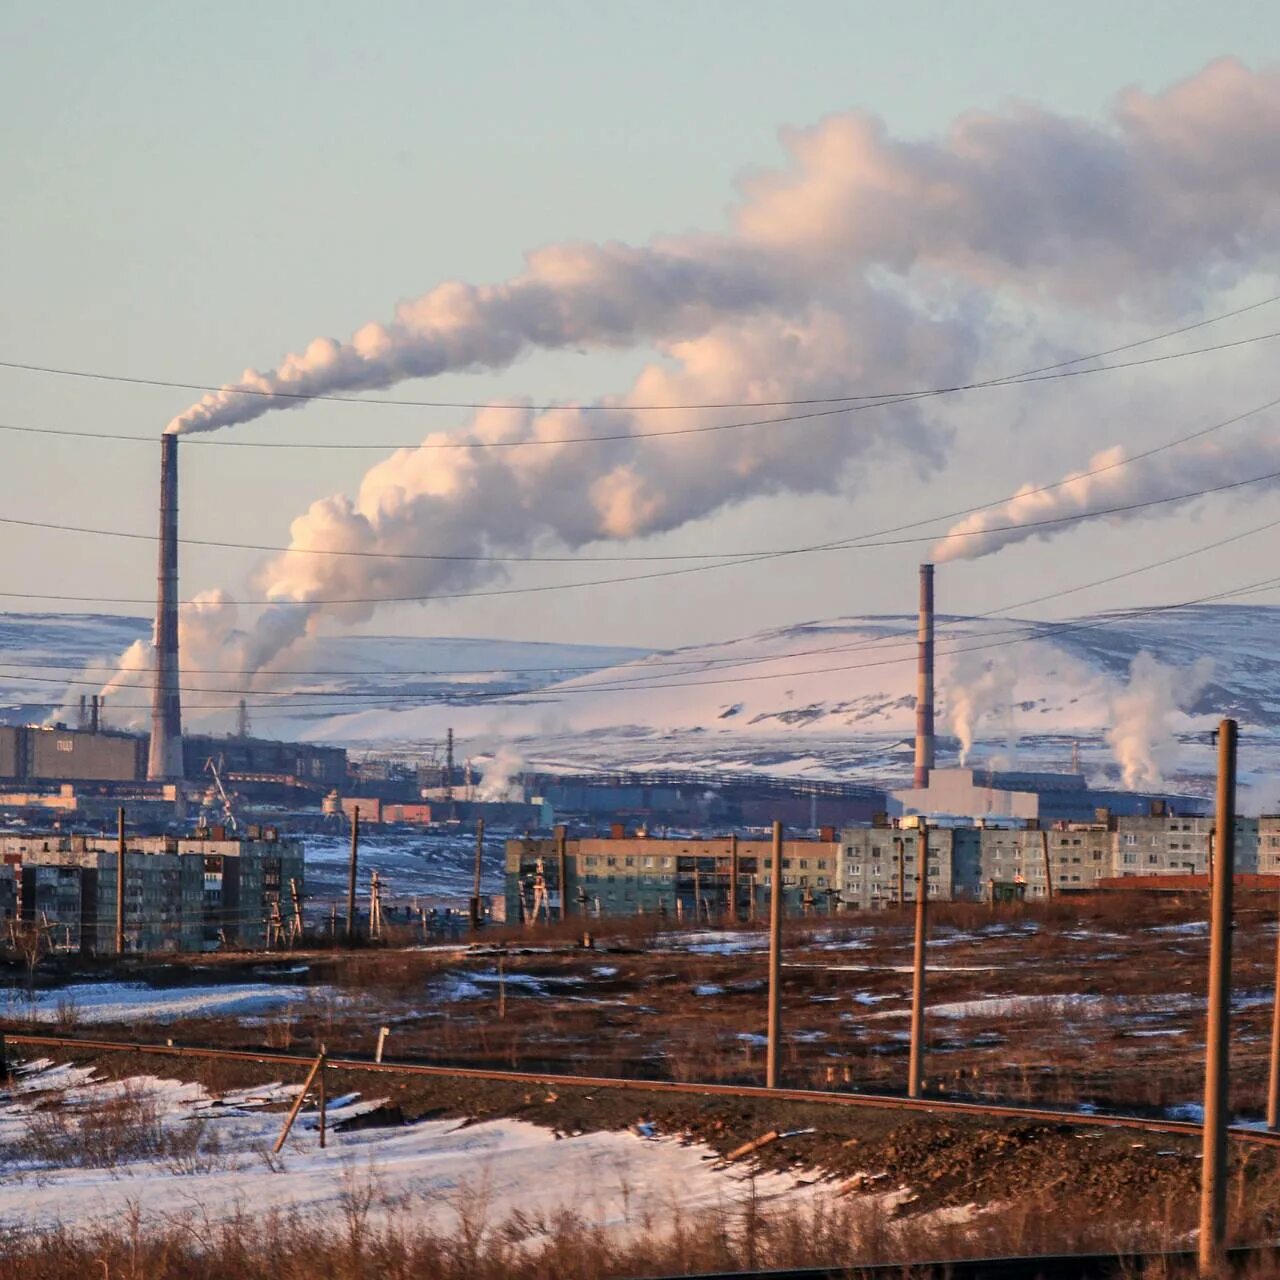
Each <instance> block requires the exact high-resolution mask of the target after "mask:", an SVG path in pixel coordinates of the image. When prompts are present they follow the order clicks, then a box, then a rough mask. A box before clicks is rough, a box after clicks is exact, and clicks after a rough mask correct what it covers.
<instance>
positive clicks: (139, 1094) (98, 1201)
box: [0, 1063, 818, 1232]
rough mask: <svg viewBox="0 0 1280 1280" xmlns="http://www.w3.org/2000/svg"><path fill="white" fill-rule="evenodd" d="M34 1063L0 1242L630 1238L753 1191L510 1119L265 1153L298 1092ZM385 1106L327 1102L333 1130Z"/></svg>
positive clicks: (1, 1113) (307, 1140)
mask: <svg viewBox="0 0 1280 1280" xmlns="http://www.w3.org/2000/svg"><path fill="white" fill-rule="evenodd" d="M33 1067H34V1069H28V1070H26V1071H23V1072H21V1073H20V1074H19V1076H18V1079H17V1081H16V1083H15V1085H14V1087H13V1088H12V1089H11V1090H10V1091H9V1092H8V1094H7V1095H0V1173H2V1175H3V1176H0V1230H21V1229H31V1228H36V1227H42V1226H51V1225H54V1224H57V1223H61V1224H65V1225H69V1226H76V1227H92V1226H95V1225H99V1224H105V1223H109V1222H113V1221H114V1222H115V1223H116V1224H118V1223H119V1221H120V1220H121V1215H122V1214H127V1213H128V1212H129V1211H130V1210H131V1209H132V1208H133V1207H135V1206H136V1208H137V1210H138V1212H139V1213H140V1215H141V1218H142V1220H143V1223H144V1224H146V1223H160V1222H164V1223H172V1222H174V1221H175V1220H177V1221H181V1220H185V1219H190V1220H191V1221H193V1222H197V1221H203V1220H205V1219H206V1218H207V1219H210V1220H214V1221H217V1220H219V1219H224V1220H225V1219H227V1218H231V1217H234V1216H235V1215H237V1214H240V1213H244V1214H249V1215H252V1216H253V1217H254V1218H255V1219H259V1220H260V1219H261V1217H262V1215H263V1214H265V1213H267V1212H270V1211H272V1210H280V1211H291V1210H298V1211H300V1212H302V1213H304V1214H305V1215H308V1216H311V1217H313V1218H314V1220H315V1221H316V1222H317V1223H323V1224H324V1225H325V1226H327V1227H329V1228H334V1227H341V1225H342V1223H343V1222H344V1220H345V1218H344V1214H346V1213H347V1212H348V1211H349V1209H350V1207H351V1205H352V1203H353V1202H355V1201H359V1200H360V1199H361V1198H362V1197H364V1196H368V1197H369V1200H370V1210H369V1223H370V1225H377V1224H379V1223H385V1222H386V1221H387V1220H388V1219H390V1218H392V1217H396V1216H399V1217H401V1218H402V1219H403V1218H408V1219H409V1220H411V1221H413V1222H414V1223H416V1224H421V1225H424V1226H432V1227H436V1228H438V1229H440V1230H444V1231H449V1230H452V1229H453V1228H454V1227H456V1226H457V1225H458V1222H459V1218H460V1214H461V1213H462V1212H464V1211H465V1212H466V1213H468V1214H470V1215H471V1218H472V1220H473V1221H474V1220H476V1219H480V1220H483V1221H484V1222H485V1223H487V1224H488V1225H489V1226H497V1225H498V1224H499V1223H502V1222H504V1221H506V1220H508V1219H509V1218H511V1217H512V1215H513V1214H515V1213H516V1212H517V1211H518V1212H519V1213H520V1214H522V1215H524V1217H525V1219H526V1220H529V1221H536V1220H537V1219H538V1218H539V1217H540V1216H544V1215H551V1214H553V1213H555V1211H557V1210H558V1209H561V1208H571V1209H573V1210H575V1211H577V1212H578V1213H580V1214H581V1215H583V1216H584V1217H585V1218H586V1219H587V1220H588V1221H589V1222H591V1223H594V1224H598V1225H599V1226H601V1227H602V1228H605V1229H607V1230H611V1231H618V1232H630V1231H641V1230H647V1229H649V1228H648V1226H647V1225H646V1224H647V1223H649V1222H650V1221H651V1220H653V1219H658V1220H665V1219H669V1218H670V1216H671V1215H672V1214H673V1212H678V1213H682V1214H688V1213H690V1212H696V1211H698V1210H700V1209H709V1208H713V1207H715V1206H720V1205H724V1206H734V1205H737V1204H738V1203H739V1202H741V1201H743V1200H744V1199H745V1198H746V1197H747V1196H748V1194H749V1193H750V1189H749V1186H748V1182H747V1180H746V1175H745V1171H744V1170H742V1169H739V1168H726V1167H724V1166H722V1165H721V1164H719V1163H717V1162H716V1161H715V1160H714V1159H713V1157H712V1153H711V1152H710V1151H709V1150H708V1149H707V1148H706V1147H703V1146H699V1145H683V1144H681V1143H679V1142H676V1141H674V1140H669V1139H655V1138H645V1137H640V1136H638V1135H637V1134H634V1133H630V1132H619V1133H586V1134H556V1133H553V1132H552V1131H550V1130H548V1129H543V1128H539V1127H537V1126H535V1125H532V1124H527V1123H524V1122H522V1121H518V1120H494V1121H488V1122H485V1123H478V1124H472V1123H467V1122H463V1121H459V1120H456V1119H452V1120H432V1121H424V1122H422V1123H417V1124H408V1125H404V1126H397V1127H391V1128H366V1129H361V1130H358V1131H354V1132H348V1133H334V1132H332V1131H331V1132H330V1133H329V1135H328V1145H327V1147H326V1148H325V1149H324V1150H321V1149H320V1147H319V1140H318V1134H317V1131H316V1115H315V1113H314V1112H313V1111H311V1110H310V1109H307V1110H304V1111H303V1113H302V1114H301V1116H300V1117H299V1120H298V1123H297V1124H296V1125H295V1127H294V1130H293V1133H292V1134H291V1135H290V1138H289V1141H288V1144H287V1145H286V1147H285V1149H284V1151H283V1153H282V1154H281V1156H280V1157H278V1158H272V1157H271V1156H270V1154H269V1153H270V1149H271V1147H272V1145H273V1144H274V1142H275V1140H276V1137H277V1135H278V1134H279V1132H280V1127H281V1124H282V1121H283V1118H284V1117H283V1115H282V1114H281V1113H280V1112H279V1111H274V1112H266V1111H264V1110H263V1107H264V1106H265V1105H266V1104H268V1103H281V1102H284V1101H287V1100H290V1099H292V1098H293V1097H295V1096H296V1092H297V1089H298V1085H296V1084H293V1085H269V1086H265V1087H263V1088H259V1089H253V1090H246V1091H242V1092H239V1093H233V1094H227V1095H225V1096H224V1097H220V1098H215V1097H211V1096H210V1095H209V1094H208V1093H207V1092H206V1091H205V1090H204V1089H203V1088H202V1087H201V1086H200V1085H197V1084H180V1083H178V1082H175V1081H171V1080H163V1079H157V1078H155V1077H150V1076H148V1077H140V1078H134V1079H130V1080H127V1081H123V1082H120V1083H116V1082H110V1083H108V1082H101V1083H95V1082H94V1080H93V1079H92V1073H91V1072H90V1071H87V1070H84V1069H80V1068H74V1067H68V1066H51V1065H49V1064H47V1063H44V1064H33ZM377 1105H378V1100H377V1099H363V1098H361V1097H359V1096H358V1095H348V1096H346V1097H344V1098H337V1099H334V1100H333V1102H332V1103H331V1104H330V1107H329V1111H328V1115H329V1124H330V1126H334V1125H341V1124H342V1123H343V1122H344V1121H347V1120H351V1119H353V1118H355V1117H356V1116H358V1115H360V1114H361V1113H363V1112H368V1111H371V1110H374V1109H375V1108H376V1106H377ZM111 1115H117V1116H118V1117H119V1118H120V1119H121V1121H122V1124H128V1125H131V1126H133V1127H135V1128H136V1129H137V1130H138V1133H139V1136H138V1139H137V1148H138V1149H137V1150H136V1151H135V1152H134V1153H133V1154H130V1152H128V1151H122V1150H121V1147H122V1141H121V1139H120V1135H119V1134H117V1133H115V1132H112V1133H104V1132H103V1131H102V1117H104V1116H111ZM86 1122H87V1123H86ZM124 1145H127V1144H124ZM108 1159H110V1160H111V1163H99V1162H100V1161H106V1160H108ZM754 1191H755V1195H756V1196H757V1197H759V1198H761V1199H763V1200H766V1201H767V1200H783V1201H799V1200H802V1199H806V1198H809V1197H811V1196H813V1195H814V1194H817V1193H818V1188H816V1187H813V1186H809V1185H806V1184H805V1183H803V1182H802V1181H801V1180H800V1179H798V1178H796V1177H792V1176H791V1175H787V1174H760V1175H757V1176H756V1178H755V1180H754Z"/></svg>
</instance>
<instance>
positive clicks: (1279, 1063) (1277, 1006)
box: [1267, 917, 1280, 1131]
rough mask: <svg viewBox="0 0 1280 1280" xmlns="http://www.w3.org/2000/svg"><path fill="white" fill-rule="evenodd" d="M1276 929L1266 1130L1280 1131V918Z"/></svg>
mask: <svg viewBox="0 0 1280 1280" xmlns="http://www.w3.org/2000/svg"><path fill="white" fill-rule="evenodd" d="M1276 923H1277V929H1276V977H1275V992H1274V994H1273V995H1272V998H1271V1072H1270V1075H1269V1076H1268V1078H1267V1128H1268V1129H1271V1130H1273V1131H1274V1130H1276V1129H1280V917H1278V918H1277V922H1276Z"/></svg>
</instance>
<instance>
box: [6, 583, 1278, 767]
mask: <svg viewBox="0 0 1280 1280" xmlns="http://www.w3.org/2000/svg"><path fill="white" fill-rule="evenodd" d="M938 627H939V635H938V646H937V648H938V664H937V667H938V669H937V687H938V713H939V715H938V725H939V733H940V735H941V746H942V751H943V757H944V759H949V760H952V761H954V760H955V759H956V756H957V753H958V751H959V748H960V746H961V745H962V744H964V743H966V742H968V745H969V749H970V758H971V759H972V760H974V761H987V762H992V761H996V762H998V761H1000V760H1003V759H1007V758H1008V759H1012V758H1016V759H1017V760H1019V761H1020V762H1022V763H1025V764H1028V765H1032V764H1046V763H1052V764H1055V765H1056V764H1060V763H1063V762H1065V760H1066V759H1068V758H1069V757H1070V754H1071V752H1072V750H1073V748H1074V749H1075V750H1078V751H1079V753H1080V755H1081V759H1082V761H1083V765H1084V767H1086V768H1090V769H1095V770H1100V771H1104V772H1105V771H1107V770H1111V773H1110V775H1109V777H1110V778H1111V780H1114V773H1115V769H1116V768H1117V767H1118V765H1117V761H1116V758H1115V757H1116V755H1117V748H1116V747H1115V745H1114V744H1113V743H1109V742H1108V741H1107V735H1108V734H1109V733H1112V734H1113V733H1114V730H1115V725H1116V723H1117V720H1118V719H1120V718H1123V717H1124V716H1126V715H1131V714H1132V711H1133V709H1132V707H1131V706H1130V705H1129V704H1130V703H1132V702H1133V701H1134V700H1135V699H1137V698H1139V697H1141V698H1145V699H1147V700H1148V703H1149V705H1145V706H1144V707H1142V708H1140V710H1142V712H1143V714H1145V715H1147V716H1148V718H1149V719H1150V720H1151V731H1152V732H1153V733H1158V732H1161V731H1167V735H1168V736H1169V737H1170V738H1171V739H1172V740H1179V739H1180V740H1181V741H1182V743H1183V746H1184V748H1185V749H1184V750H1183V751H1182V752H1181V753H1180V754H1181V756H1182V758H1181V759H1179V760H1178V761H1177V762H1176V764H1174V765H1172V766H1171V768H1172V771H1173V773H1174V774H1175V775H1183V776H1188V777H1191V778H1193V779H1196V778H1199V779H1203V778H1204V777H1205V776H1206V771H1207V770H1209V769H1210V767H1211V758H1210V753H1209V752H1207V750H1201V749H1200V747H1199V745H1198V744H1199V742H1200V741H1201V740H1204V732H1203V731H1204V730H1206V729H1207V728H1208V726H1209V725H1210V724H1211V723H1212V721H1213V720H1214V719H1216V718H1217V717H1218V716H1221V715H1232V716H1235V717H1236V718H1238V719H1239V720H1240V721H1241V724H1242V727H1243V728H1244V733H1245V736H1244V741H1245V743H1246V750H1248V749H1250V748H1252V749H1253V750H1254V751H1255V753H1258V754H1259V755H1260V758H1261V757H1265V758H1266V760H1268V761H1269V760H1270V755H1271V753H1272V752H1273V750H1274V751H1275V752H1276V754H1277V755H1280V608H1277V607H1272V606H1263V605H1229V606H1219V605H1213V606H1209V605H1198V606H1192V607H1188V608H1183V609H1178V610H1175V611H1169V612H1166V613H1154V612H1147V613H1142V614H1124V613H1111V614H1098V615H1089V616H1085V617H1081V618H1078V619H1072V620H1066V621H1059V622H1051V623H1046V622H1034V621H1025V620H1017V619H1008V618H983V619H974V618H965V617H957V616H954V615H951V616H947V615H944V616H940V617H939V620H938ZM149 632H150V624H149V623H148V622H147V620H145V619H140V618H119V617H107V616H101V615H87V614H65V615H62V614H3V615H0V638H2V639H3V642H4V648H5V658H4V660H3V661H4V663H5V664H6V665H5V667H4V672H3V674H0V700H3V701H4V702H6V703H8V705H9V711H8V714H9V715H10V717H13V716H15V715H18V714H20V712H21V710H22V709H23V708H31V707H33V706H36V707H38V705H39V703H40V701H41V699H43V701H44V705H46V706H47V705H50V704H55V703H57V702H58V701H59V700H60V698H61V695H62V693H63V687H62V686H60V685H59V684H58V683H57V680H56V679H55V681H54V682H53V683H51V684H43V683H39V682H38V681H36V680H33V679H32V677H39V678H40V679H41V680H47V679H49V678H50V677H51V676H53V677H58V676H60V674H62V673H58V672H51V671H49V670H47V669H42V668H40V667H39V666H38V665H36V664H40V663H49V662H68V663H75V664H80V663H82V662H84V661H86V660H88V659H93V658H101V657H103V656H105V655H107V654H110V653H117V652H119V651H120V650H122V649H123V648H124V647H125V646H126V645H127V644H128V643H129V642H131V641H132V640H134V639H137V638H138V637H140V636H143V637H145V636H146V635H148V634H149ZM914 633H915V618H914V616H903V615H888V616H865V617H858V616H853V617H844V618H832V619H822V620H812V621H806V622H801V623H796V624H793V625H788V626H782V627H775V628H770V629H768V630H764V631H761V632H759V633H757V634H755V635H749V636H744V637H741V638H738V639H735V640H729V641H723V642H717V643H712V644H706V645H696V646H687V647H685V648H681V649H677V650H673V651H669V652H665V653H655V654H646V653H645V652H643V651H640V650H635V649H625V648H619V647H614V646H604V645H574V644H544V643H533V642H524V641H519V640H494V639H483V638H476V639H467V638H462V639H455V638H416V637H364V636H334V637H323V638H320V639H319V640H317V641H316V642H315V644H314V646H313V647H312V648H311V649H310V650H309V651H308V653H307V661H306V664H305V665H307V666H308V667H309V668H314V670H315V671H316V672H317V673H320V674H317V675H316V676H310V677H307V678H306V687H307V689H308V690H317V691H320V692H321V693H322V692H324V691H329V692H333V691H341V692H343V693H348V694H354V695H355V697H354V698H353V699H349V702H350V704H351V705H353V707H354V708H355V709H353V710H352V711H350V712H344V713H341V714H336V715H329V714H323V713H317V712H315V711H312V710H308V709H305V708H298V709H295V710H294V711H292V712H288V711H284V710H282V711H279V712H274V714H273V713H272V711H271V710H270V709H268V710H262V709H258V710H255V728H256V729H257V730H258V731H259V732H264V733H269V734H273V735H276V736H305V737H308V738H312V739H317V740H325V741H334V742H344V743H350V744H369V745H377V744H389V743H403V744H412V743H414V742H422V741H435V740H438V738H439V737H441V736H442V735H443V732H444V730H445V728H446V727H453V728H454V729H455V732H456V733H457V734H458V735H459V737H460V738H467V739H469V740H471V741H472V742H473V743H475V744H476V745H477V750H481V749H483V750H488V751H494V750H497V749H498V748H499V747H500V746H503V745H504V744H510V748H511V751H512V752H514V753H516V754H518V755H520V756H522V757H527V758H528V759H531V760H532V759H537V760H539V761H542V762H544V763H561V764H567V765H576V766H579V767H586V766H595V765H600V766H609V765H617V766H619V767H622V766H626V767H639V766H643V765H645V764H662V765H669V764H673V763H675V764H682V765H687V766H688V767H700V768H701V767H716V768H757V769H758V768H767V769H769V770H771V771H773V772H778V771H791V772H795V773H797V774H811V775H813V776H840V777H847V776H851V775H855V776H856V775H860V774H861V775H865V776H873V777H877V778H899V777H900V776H901V773H902V771H903V770H904V769H905V767H906V761H907V759H908V757H909V754H910V752H909V738H910V735H911V733H912V732H913V728H914V708H915V660H916V659H915V635H914ZM1143 653H1145V654H1149V655H1151V658H1153V659H1154V660H1155V662H1154V663H1150V662H1149V661H1148V659H1146V658H1144V659H1142V660H1141V662H1140V666H1141V667H1142V672H1141V673H1140V674H1141V676H1142V679H1143V681H1145V683H1144V684H1142V686H1141V687H1136V686H1134V685H1132V684H1131V682H1130V674H1131V669H1132V668H1133V664H1134V661H1135V659H1136V658H1138V655H1139V654H1143ZM24 663H29V664H33V665H30V666H27V667H26V668H25V671H24V669H23V664H24ZM410 668H413V669H415V670H418V671H428V670H429V671H431V672H434V673H435V674H432V675H429V676H419V675H415V676H412V677H410V676H405V675H403V674H399V673H402V672H404V671H406V670H408V669H410ZM339 671H353V672H354V671H359V673H360V674H359V675H352V676H328V675H325V674H323V673H325V672H339ZM67 674H70V673H67ZM361 694H367V695H368V696H369V698H370V700H371V702H370V704H369V705H367V706H365V707H364V708H363V709H362V708H360V695H361ZM1126 698H1127V699H1128V700H1129V701H1128V702H1127V703H1126V702H1125V699H1126ZM1161 698H1163V699H1164V702H1165V703H1166V704H1167V705H1160V704H1159V699H1161ZM374 699H377V701H376V702H374V701H373V700H374ZM1152 700H1154V701H1152ZM1126 707H1127V708H1128V710H1126ZM108 714H109V715H110V708H108ZM194 719H195V717H194V716H193V720H194ZM219 727H221V726H219ZM1166 745H1167V744H1166ZM1169 759H1172V754H1169ZM1242 767H1243V768H1245V769H1247V768H1248V767H1249V764H1248V762H1247V761H1243V762H1242ZM1268 767H1269V765H1268Z"/></svg>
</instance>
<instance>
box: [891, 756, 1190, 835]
mask: <svg viewBox="0 0 1280 1280" xmlns="http://www.w3.org/2000/svg"><path fill="white" fill-rule="evenodd" d="M1162 806H1163V807H1164V808H1165V809H1167V810H1169V811H1174V810H1176V811H1177V812H1178V813H1189V814H1197V815H1199V814H1204V813H1206V812H1207V811H1208V808H1209V805H1208V801H1206V800H1200V799H1198V798H1196V797H1193V796H1176V795H1168V794H1154V795H1153V794H1147V793H1143V792H1137V791H1103V790H1098V789H1095V788H1092V787H1090V786H1089V784H1088V781H1087V780H1086V778H1085V776H1084V774H1082V773H1029V772H1010V771H995V770H990V769H963V768H956V769H932V770H930V772H929V774H928V780H927V782H926V783H925V785H924V786H920V787H909V788H907V789H906V790H903V791H895V792H893V793H892V803H891V805H890V810H891V812H893V813H896V814H901V815H911V814H924V815H926V816H930V815H940V814H946V815H948V816H951V817H956V818H970V819H974V820H977V819H985V818H1018V819H1021V820H1022V821H1024V822H1040V823H1050V822H1091V821H1093V820H1094V818H1095V816H1096V814H1097V813H1098V811H1099V810H1102V809H1105V810H1106V811H1107V812H1108V813H1112V814H1132V815H1137V814H1145V813H1151V812H1152V811H1153V810H1155V811H1158V810H1160V808H1161V807H1162Z"/></svg>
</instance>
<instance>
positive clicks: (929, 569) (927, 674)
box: [915, 564, 933, 787]
mask: <svg viewBox="0 0 1280 1280" xmlns="http://www.w3.org/2000/svg"><path fill="white" fill-rule="evenodd" d="M916 647H917V650H918V653H919V666H918V668H917V676H916V772H915V785H916V786H917V787H927V786H928V785H929V773H930V771H931V770H932V769H933V565H931V564H922V565H921V566H920V629H919V633H918V641H917V646H916Z"/></svg>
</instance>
